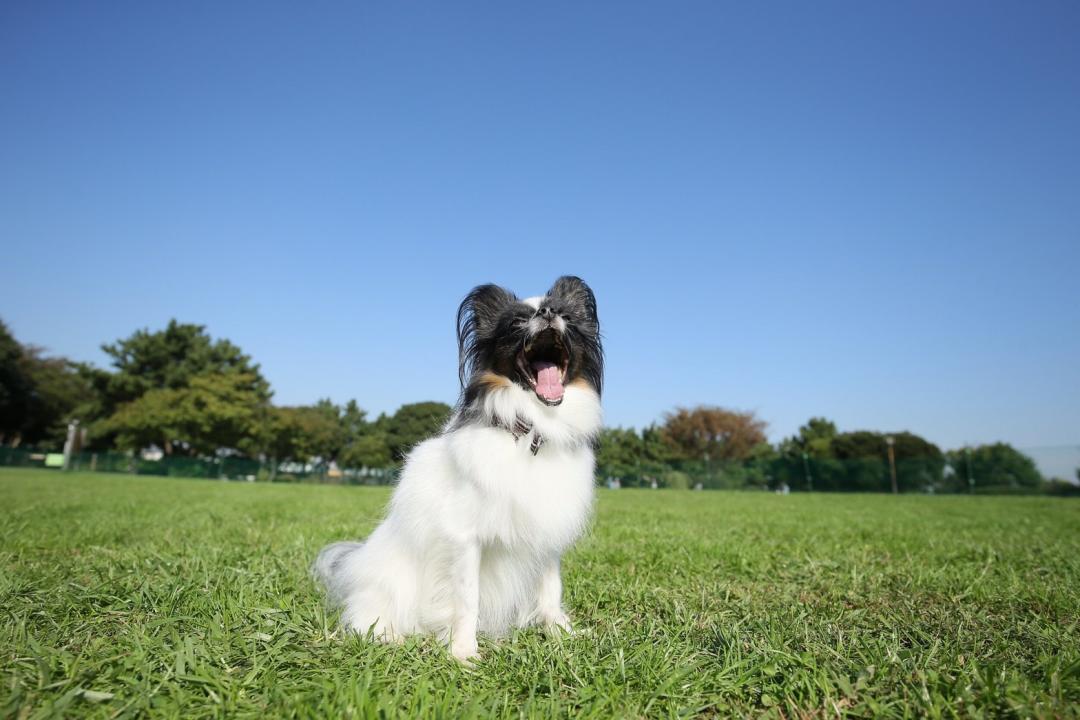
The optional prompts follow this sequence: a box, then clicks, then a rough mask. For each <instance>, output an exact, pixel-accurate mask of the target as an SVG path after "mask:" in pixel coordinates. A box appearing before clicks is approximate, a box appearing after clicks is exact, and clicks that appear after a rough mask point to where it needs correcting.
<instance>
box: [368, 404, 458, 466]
mask: <svg viewBox="0 0 1080 720" xmlns="http://www.w3.org/2000/svg"><path fill="white" fill-rule="evenodd" d="M451 411H452V408H451V407H450V406H449V405H447V404H446V403H441V402H419V403H410V404H408V405H402V406H401V407H400V408H398V410H397V412H395V413H394V414H393V415H390V416H386V415H383V416H381V417H380V418H379V420H378V421H377V422H376V428H375V429H376V430H378V431H380V432H382V433H384V434H385V437H386V444H387V447H388V448H389V449H390V455H391V457H392V458H393V459H394V461H395V462H397V461H401V460H402V459H404V457H405V455H407V454H408V452H409V451H410V450H411V449H412V448H413V447H414V446H415V445H416V444H417V443H419V442H421V441H422V440H425V439H427V438H429V437H431V436H432V435H434V434H435V433H437V432H438V431H439V429H440V428H442V426H443V425H445V424H446V421H447V420H448V419H449V418H450V413H451Z"/></svg>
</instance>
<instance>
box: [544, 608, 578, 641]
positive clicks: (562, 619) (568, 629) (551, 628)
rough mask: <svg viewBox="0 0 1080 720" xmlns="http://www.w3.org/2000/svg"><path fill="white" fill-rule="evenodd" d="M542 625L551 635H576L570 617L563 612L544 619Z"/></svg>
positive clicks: (546, 616)
mask: <svg viewBox="0 0 1080 720" xmlns="http://www.w3.org/2000/svg"><path fill="white" fill-rule="evenodd" d="M540 625H541V626H542V627H543V628H544V629H545V630H547V631H548V632H549V633H557V632H562V633H566V634H567V635H573V633H574V627H573V625H572V624H571V623H570V616H569V615H567V614H566V613H564V612H563V611H562V610H560V611H559V612H556V613H552V614H550V615H545V616H544V617H542V618H541V621H540Z"/></svg>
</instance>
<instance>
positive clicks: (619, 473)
mask: <svg viewBox="0 0 1080 720" xmlns="http://www.w3.org/2000/svg"><path fill="white" fill-rule="evenodd" d="M644 451H645V447H644V443H643V442H642V440H641V436H640V435H638V434H637V432H636V431H635V430H634V429H633V428H626V429H623V428H604V429H603V430H601V431H600V435H599V437H598V438H597V445H596V471H597V474H598V475H600V476H601V477H607V476H609V475H611V476H614V477H618V478H623V479H624V480H630V478H635V479H636V478H637V477H639V475H640V474H641V471H642V467H641V463H642V460H643V459H644V455H645V452H644Z"/></svg>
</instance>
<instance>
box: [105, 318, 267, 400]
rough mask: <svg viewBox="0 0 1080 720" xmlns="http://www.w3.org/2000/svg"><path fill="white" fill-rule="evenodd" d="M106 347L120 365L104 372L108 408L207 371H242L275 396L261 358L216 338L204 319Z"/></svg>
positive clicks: (252, 385) (251, 386)
mask: <svg viewBox="0 0 1080 720" xmlns="http://www.w3.org/2000/svg"><path fill="white" fill-rule="evenodd" d="M101 349H102V350H103V351H104V352H105V354H106V355H108V356H109V357H110V358H112V366H113V368H114V370H115V371H114V372H113V373H110V374H108V375H106V376H104V377H102V378H101V380H102V381H103V382H104V387H102V388H101V390H102V395H103V397H104V400H105V403H106V408H105V409H106V411H108V412H111V411H113V410H114V409H115V408H118V407H119V406H120V405H122V404H123V403H127V402H131V401H133V400H137V399H138V398H140V397H142V396H143V395H144V394H145V393H147V392H149V391H151V390H178V389H181V388H185V387H188V385H189V384H190V383H191V380H192V378H194V377H198V376H207V375H238V376H243V381H244V382H245V383H246V387H247V389H248V390H249V391H250V392H252V393H254V394H256V395H258V396H260V397H261V398H262V399H264V400H269V399H270V394H271V393H270V384H269V383H268V382H267V381H266V379H265V378H263V376H262V373H261V372H260V370H259V366H258V364H256V363H253V362H252V360H251V357H250V356H248V355H245V354H244V353H243V352H242V351H241V350H240V348H238V347H237V346H236V345H233V344H232V343H231V342H229V341H228V340H225V339H219V340H214V339H213V338H211V337H210V335H209V334H207V332H206V327H205V326H204V325H193V324H188V323H179V322H177V321H176V320H170V321H169V324H168V326H166V328H165V329H164V330H158V331H155V332H150V331H149V330H138V331H136V332H135V333H133V334H132V335H131V336H130V337H127V338H125V339H122V340H117V341H116V342H114V343H108V344H105V345H102V346H101ZM234 383H235V381H234Z"/></svg>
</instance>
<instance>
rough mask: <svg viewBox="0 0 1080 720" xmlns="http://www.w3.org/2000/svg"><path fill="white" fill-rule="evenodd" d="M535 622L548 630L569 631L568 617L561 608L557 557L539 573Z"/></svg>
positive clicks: (560, 581)
mask: <svg viewBox="0 0 1080 720" xmlns="http://www.w3.org/2000/svg"><path fill="white" fill-rule="evenodd" d="M535 618H536V623H537V624H538V625H541V626H542V627H545V628H547V629H548V630H555V629H556V628H558V629H559V630H562V631H563V632H570V618H569V617H568V616H567V614H566V613H565V612H564V611H563V608H562V577H561V575H560V569H559V558H554V559H553V560H551V562H549V563H548V565H547V567H546V568H544V571H543V573H541V575H540V587H539V591H538V592H537V603H536V615H535Z"/></svg>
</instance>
